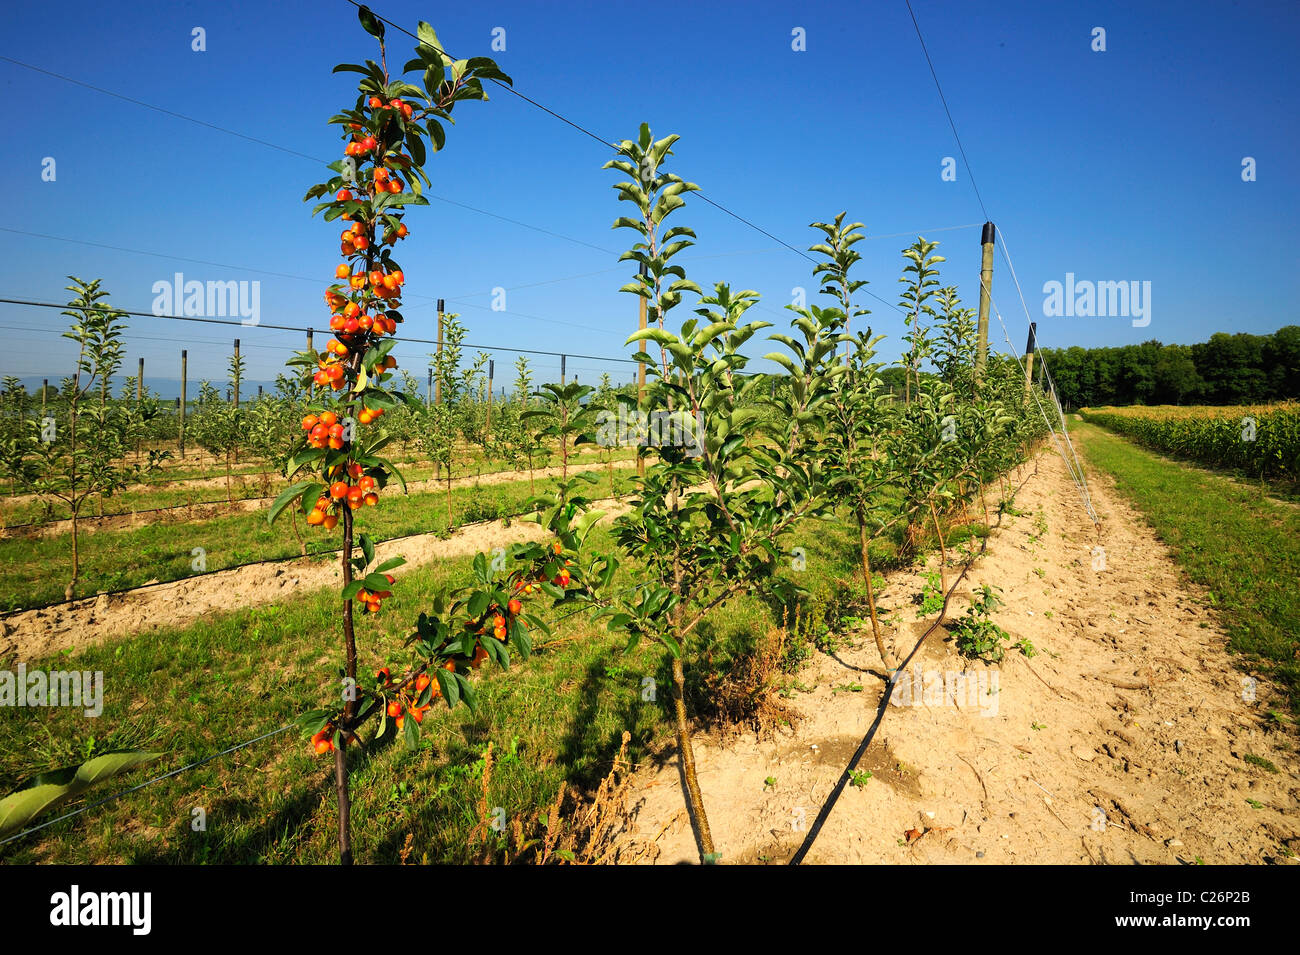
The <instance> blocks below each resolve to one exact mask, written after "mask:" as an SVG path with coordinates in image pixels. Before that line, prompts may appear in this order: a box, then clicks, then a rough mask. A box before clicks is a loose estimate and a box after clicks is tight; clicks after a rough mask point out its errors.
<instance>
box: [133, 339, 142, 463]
mask: <svg viewBox="0 0 1300 955" xmlns="http://www.w3.org/2000/svg"><path fill="white" fill-rule="evenodd" d="M143 398H144V359H143V358H141V359H140V370H139V371H138V372H137V373H136V376H135V406H136V408H137V409H139V407H140V402H141V400H142V399H143ZM141 453H142V452H141V442H140V441H137V442H136V443H135V456H136V459H137V460H139V458H140V455H141Z"/></svg>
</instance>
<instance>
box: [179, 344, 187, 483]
mask: <svg viewBox="0 0 1300 955" xmlns="http://www.w3.org/2000/svg"><path fill="white" fill-rule="evenodd" d="M186 362H187V359H186V357H185V349H184V348H182V349H181V421H180V451H181V457H185V372H186V367H185V366H186Z"/></svg>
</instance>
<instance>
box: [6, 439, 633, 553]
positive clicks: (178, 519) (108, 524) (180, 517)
mask: <svg viewBox="0 0 1300 955" xmlns="http://www.w3.org/2000/svg"><path fill="white" fill-rule="evenodd" d="M610 466H611V465H610V464H608V463H602V462H598V461H590V462H587V463H586V464H570V465H569V472H570V473H577V472H579V471H604V470H605V469H607V468H609V467H610ZM612 466H613V467H614V468H616V469H620V468H630V467H635V466H636V459H635V458H632V459H626V460H620V461H614V462H612ZM560 470H561V469H560V468H559V467H558V466H557V467H550V468H537V469H536V470H534V471H533V479H534V480H541V479H545V478H548V477H559V475H560ZM527 480H528V472H527V471H522V472H520V471H493V472H491V473H489V474H483V475H478V476H474V475H470V476H467V477H453V478H452V479H451V487H452V490H456V489H457V488H465V487H486V486H488V485H491V484H514V483H520V482H523V481H527ZM223 486H224V484H223ZM236 487H238V488H239V489H240V490H247V488H245V487H243V486H242V484H237V485H236ZM406 487H407V490H408V491H439V490H445V489H446V487H447V481H446V479H445V478H442V479H437V478H430V479H429V480H427V481H407V482H406ZM393 488H395V489H396V493H400V491H401V486H400V485H391V486H390V490H389V492H388V493H394V490H392V489H393ZM280 490H283V488H281V489H280ZM277 493H278V492H277ZM274 500H275V495H272V496H270V497H249V498H242V499H240V498H236V499H235V500H234V501H233V502H230V501H208V502H205V503H202V504H177V505H174V506H173V507H160V508H153V509H150V510H146V511H139V512H134V513H130V514H106V515H105V516H103V517H95V516H94V515H86V516H83V517H80V518H78V519H77V533H79V534H80V533H91V532H94V531H102V530H122V529H124V528H131V527H143V526H145V525H146V524H158V523H162V522H175V523H178V524H188V523H191V522H193V521H198V520H211V519H212V518H214V517H222V516H225V515H227V514H239V513H243V512H246V511H257V510H261V509H263V508H265V507H266V506H267V505H269V504H270V503H271V502H272V501H274ZM285 520H288V517H287V516H286V517H285ZM71 531H72V521H70V520H60V521H50V522H48V523H45V524H40V525H38V526H35V527H33V526H31V525H23V526H20V527H10V528H0V539H7V538H11V537H28V538H35V537H58V536H59V535H60V534H67V533H70V532H71Z"/></svg>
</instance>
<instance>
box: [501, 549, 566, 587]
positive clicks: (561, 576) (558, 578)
mask: <svg viewBox="0 0 1300 955" xmlns="http://www.w3.org/2000/svg"><path fill="white" fill-rule="evenodd" d="M551 553H552V554H554V555H555V556H556V557H559V556H560V555H561V554H563V553H564V545H563V544H561V543H560V542H559V541H556V542H555V543H553V544H552V545H551ZM572 566H573V561H571V560H566V561H565V562H564V566H563V567H561V568H560V572H559V573H558V574H556V575H555V576H554V577H552V578H551V583H553V584H554V585H555V586H557V587H568V586H569V583H570V581H572V580H573V576H572V575H571V574H570V573H569V568H570V567H572ZM544 583H546V577H545V576H540V577H538V578H537V580H536V581H530V580H521V581H519V582H518V583H517V584H515V593H524V594H532V593H533V592H534V591H536V590H538V589H539V588H540V586H541V585H542V584H544Z"/></svg>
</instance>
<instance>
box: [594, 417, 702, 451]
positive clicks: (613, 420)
mask: <svg viewBox="0 0 1300 955" xmlns="http://www.w3.org/2000/svg"><path fill="white" fill-rule="evenodd" d="M596 428H597V431H596V443H597V444H599V445H600V446H601V447H603V448H625V447H632V446H634V445H640V446H642V447H651V448H686V449H687V451H686V454H687V456H688V457H692V458H698V457H700V456H701V455H703V454H704V414H703V412H696V413H695V414H693V415H692V414H689V413H687V412H685V411H652V412H651V413H650V414H649V415H647V414H646V413H645V412H644V411H641V410H640V409H636V408H633V409H629V408H627V407H625V406H623V405H620V406H619V408H618V411H617V412H614V411H601V412H599V413H598V414H597V415H596Z"/></svg>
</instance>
